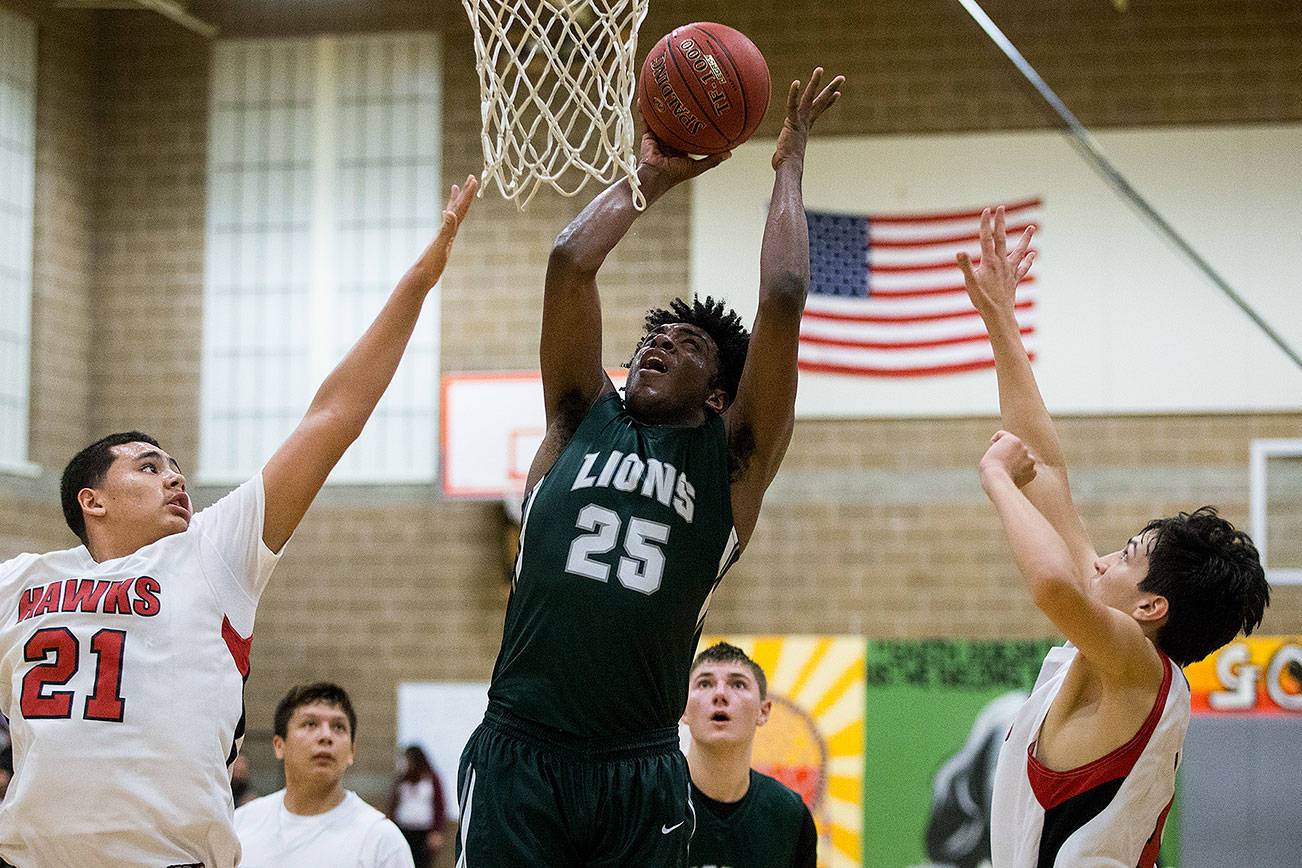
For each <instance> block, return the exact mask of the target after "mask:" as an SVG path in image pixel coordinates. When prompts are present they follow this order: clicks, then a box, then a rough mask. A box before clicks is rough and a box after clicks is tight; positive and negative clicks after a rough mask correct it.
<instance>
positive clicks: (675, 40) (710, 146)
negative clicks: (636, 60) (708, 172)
mask: <svg viewBox="0 0 1302 868" xmlns="http://www.w3.org/2000/svg"><path fill="white" fill-rule="evenodd" d="M770 90H771V82H770V80H769V67H768V64H767V63H765V62H764V55H762V54H760V50H759V49H758V48H756V47H755V43H753V42H751V41H750V40H749V39H747V38H746V35H745V34H743V33H741V32H740V31H737V30H734V29H733V28H731V27H728V26H726V25H723V24H714V23H712V22H708V21H703V22H698V23H696V24H684V25H683V26H682V27H678V28H675V29H674V30H672V31H670V33H669V34H668V35H667V36H665V37H664V38H663V39H661V40H660V41H659V42H657V43H656V44H655V45H654V46H653V47H652V48H651V52H650V53H649V54H648V55H647V57H646V60H645V61H644V62H643V64H642V73H641V75H640V76H639V78H638V108H639V110H640V111H641V112H642V118H643V120H645V121H646V125H647V127H648V128H649V129H650V130H651V132H653V133H655V134H656V137H657V138H659V139H660V141H662V142H664V143H665V144H666V145H669V146H670V147H671V148H676V149H677V150H680V151H683V152H685V153H688V154H699V155H705V154H717V153H719V152H721V151H727V150H731V149H732V148H735V147H736V146H737V145H740V144H741V143H742V142H744V141H746V140H747V139H749V138H750V137H751V134H752V133H754V132H755V128H756V127H758V126H759V123H760V121H762V120H763V119H764V112H765V111H767V110H768V107H769V92H770Z"/></svg>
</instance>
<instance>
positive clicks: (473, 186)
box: [412, 175, 479, 289]
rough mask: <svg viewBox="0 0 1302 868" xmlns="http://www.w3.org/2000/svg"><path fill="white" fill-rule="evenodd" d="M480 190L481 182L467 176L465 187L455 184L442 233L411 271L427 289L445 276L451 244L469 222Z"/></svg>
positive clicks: (449, 197)
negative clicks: (463, 225) (465, 223)
mask: <svg viewBox="0 0 1302 868" xmlns="http://www.w3.org/2000/svg"><path fill="white" fill-rule="evenodd" d="M477 190H479V181H477V180H475V176H474V175H467V176H466V180H465V183H464V184H461V185H457V184H453V185H452V192H451V193H450V194H449V195H448V202H447V204H446V205H444V206H443V222H442V223H441V224H440V225H439V231H438V232H437V233H436V234H435V235H434V240H433V241H431V242H430V244H429V247H426V248H425V252H424V253H422V254H421V256H420V259H418V260H417V261H416V264H415V265H414V266H412V271H414V272H416V273H417V274H418V275H419V277H420V278H421V281H420V282H421V283H422V284H424V286H425V288H426V289H430V288H432V287H433V286H434V284H436V283H438V279H439V277H440V276H442V274H443V268H444V267H445V266H446V265H447V264H448V254H449V253H451V252H452V242H453V241H454V240H456V237H457V230H459V229H460V228H461V222H462V221H463V220H465V219H466V213H467V212H468V211H469V210H470V203H472V202H474V201H475V192H476V191H477Z"/></svg>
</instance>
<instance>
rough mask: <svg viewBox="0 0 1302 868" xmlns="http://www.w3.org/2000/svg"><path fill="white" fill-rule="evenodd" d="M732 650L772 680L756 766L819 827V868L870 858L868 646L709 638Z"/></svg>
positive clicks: (858, 641)
mask: <svg viewBox="0 0 1302 868" xmlns="http://www.w3.org/2000/svg"><path fill="white" fill-rule="evenodd" d="M715 642H729V643H731V644H733V645H736V646H737V647H739V648H741V649H742V650H744V651H745V652H746V653H747V654H749V655H750V656H751V658H752V659H754V661H755V662H756V663H758V664H759V665H760V666H761V667H762V668H763V669H764V673H765V675H766V676H767V677H768V686H769V699H771V700H773V711H772V713H771V715H770V717H769V722H768V724H767V725H765V726H762V727H760V729H759V731H758V732H757V734H756V736H755V752H754V755H753V758H752V764H753V765H754V766H755V768H756V769H757V770H758V771H760V772H763V773H764V774H766V775H771V776H772V777H775V778H777V779H778V780H779V781H781V782H782V783H784V784H786V785H787V786H788V787H790V788H791V789H793V790H795V791H796V792H798V793H800V795H801V797H803V798H804V800H805V804H807V805H809V809H810V812H811V813H813V815H814V822H815V823H816V824H817V826H818V838H819V841H818V864H819V868H849V866H858V865H860V864H861V862H862V858H863V805H862V801H863V798H862V794H863V769H864V640H863V639H862V638H852V637H829V636H717V635H715V636H703V637H702V638H701V644H700V648H708V647H709V646H710V645H713V644H714V643H715Z"/></svg>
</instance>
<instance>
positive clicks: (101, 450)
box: [59, 431, 158, 545]
mask: <svg viewBox="0 0 1302 868" xmlns="http://www.w3.org/2000/svg"><path fill="white" fill-rule="evenodd" d="M125 443H148V444H149V445H150V446H157V445H158V441H157V440H155V439H154V438H153V437H150V436H149V435H148V434H142V433H141V432H139V431H123V432H121V433H118V434H110V435H109V436H107V437H103V438H100V439H99V440H96V441H95V442H94V443H92V444H90V445H89V446H87V447H86V448H85V449H83V450H81V451H80V452H78V453H77V454H76V455H74V456H73V457H72V460H71V461H69V462H68V466H67V467H65V468H63V478H62V479H60V480H59V500H60V501H61V502H62V503H63V520H64V521H66V522H67V523H68V527H70V528H71V529H72V532H73V533H75V534H76V535H77V539H79V540H81V541H82V543H84V544H87V545H89V544H90V540H89V539H87V538H86V516H85V514H84V513H83V512H82V511H81V503H80V502H79V501H78V500H77V495H78V494H80V493H81V490H82V489H83V488H94V487H95V486H97V485H99V484H100V483H101V482H103V481H104V474H105V473H107V472H108V469H109V467H110V466H112V464H113V459H114V458H115V457H116V456H114V454H113V447H114V446H122V445H123V444H125Z"/></svg>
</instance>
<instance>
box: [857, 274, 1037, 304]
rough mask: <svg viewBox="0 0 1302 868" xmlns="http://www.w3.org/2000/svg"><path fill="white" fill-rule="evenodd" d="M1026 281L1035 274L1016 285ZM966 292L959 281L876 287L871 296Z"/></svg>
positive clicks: (1023, 284)
mask: <svg viewBox="0 0 1302 868" xmlns="http://www.w3.org/2000/svg"><path fill="white" fill-rule="evenodd" d="M1028 283H1035V275H1034V274H1028V275H1027V276H1026V277H1023V278H1022V281H1021V283H1019V284H1017V285H1018V286H1025V285H1026V284H1028ZM959 292H967V287H966V286H964V285H963V284H961V283H953V284H950V285H948V286H919V287H916V288H914V289H877V288H876V287H874V288H873V290H872V296H873V298H923V297H925V296H929V295H950V294H953V293H959Z"/></svg>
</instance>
